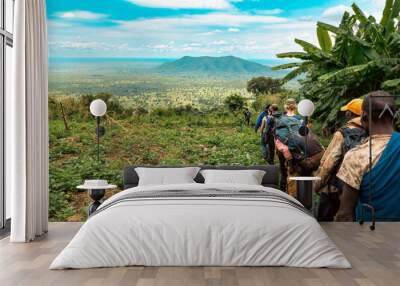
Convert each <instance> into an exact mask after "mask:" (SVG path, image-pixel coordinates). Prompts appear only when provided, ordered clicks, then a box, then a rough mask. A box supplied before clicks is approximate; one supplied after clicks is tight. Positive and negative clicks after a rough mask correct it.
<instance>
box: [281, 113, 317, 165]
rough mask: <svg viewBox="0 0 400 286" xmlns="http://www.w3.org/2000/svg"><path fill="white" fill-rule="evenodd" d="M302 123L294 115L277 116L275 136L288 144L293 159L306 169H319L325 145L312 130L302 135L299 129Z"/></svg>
mask: <svg viewBox="0 0 400 286" xmlns="http://www.w3.org/2000/svg"><path fill="white" fill-rule="evenodd" d="M302 125H303V122H302V120H300V119H299V118H297V117H294V116H280V117H276V118H275V137H276V138H277V139H279V141H281V142H282V143H283V144H285V145H287V146H288V148H289V150H290V152H291V153H292V156H293V159H295V160H296V161H297V162H298V163H299V165H300V166H301V167H302V168H303V169H304V171H308V172H311V171H315V170H317V169H318V167H319V164H320V161H321V159H322V155H323V154H324V147H323V146H322V144H321V143H320V142H319V140H318V138H317V136H315V135H314V134H313V133H312V132H311V130H310V131H309V133H308V135H307V136H301V135H300V134H299V129H300V127H301V126H302ZM306 140H307V144H306ZM306 145H307V150H306Z"/></svg>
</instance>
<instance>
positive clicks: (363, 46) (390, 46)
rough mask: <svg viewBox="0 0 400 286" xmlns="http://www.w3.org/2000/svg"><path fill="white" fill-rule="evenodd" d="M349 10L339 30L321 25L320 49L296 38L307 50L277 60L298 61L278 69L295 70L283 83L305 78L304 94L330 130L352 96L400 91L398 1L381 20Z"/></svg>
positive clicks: (318, 30) (388, 1)
mask: <svg viewBox="0 0 400 286" xmlns="http://www.w3.org/2000/svg"><path fill="white" fill-rule="evenodd" d="M351 7H352V13H349V12H344V14H343V17H342V19H341V22H340V24H339V25H338V26H334V25H331V24H327V23H323V22H318V23H317V28H316V34H317V39H318V44H319V46H316V45H313V44H311V43H308V42H305V41H303V40H300V39H295V42H296V43H297V44H298V45H299V46H300V47H301V48H302V49H303V52H292V53H281V54H278V55H277V57H278V58H294V59H297V60H298V61H296V62H294V63H289V64H284V65H280V66H276V67H274V69H291V71H290V72H289V73H288V74H287V75H286V77H285V78H284V79H283V80H284V81H289V80H292V79H294V78H296V77H298V76H299V75H301V74H305V77H303V79H302V80H300V83H301V88H300V91H299V92H300V96H301V97H306V98H309V99H311V100H313V101H315V102H316V105H317V111H316V115H317V116H318V117H319V119H320V120H322V121H323V122H325V124H326V126H332V125H334V124H335V123H338V120H337V119H338V116H339V115H340V113H339V108H340V106H342V105H343V104H345V103H346V102H348V101H349V100H351V99H353V98H359V97H362V96H363V95H365V94H366V93H368V92H371V91H374V90H378V89H385V90H389V91H392V92H400V24H399V23H400V17H399V14H400V0H386V3H385V7H384V10H383V12H382V18H381V20H380V21H379V22H378V21H376V19H375V18H374V17H373V16H367V15H366V13H364V12H363V11H362V10H361V9H360V8H359V7H358V6H357V5H356V4H353V5H352V6H351ZM333 39H334V41H333Z"/></svg>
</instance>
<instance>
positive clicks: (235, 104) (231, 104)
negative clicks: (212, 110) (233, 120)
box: [225, 93, 246, 115]
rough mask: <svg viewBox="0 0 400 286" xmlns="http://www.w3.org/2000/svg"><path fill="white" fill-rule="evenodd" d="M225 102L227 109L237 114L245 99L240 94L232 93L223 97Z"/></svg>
mask: <svg viewBox="0 0 400 286" xmlns="http://www.w3.org/2000/svg"><path fill="white" fill-rule="evenodd" d="M225 104H226V106H227V107H228V109H229V111H231V112H232V113H234V114H236V115H237V114H238V113H240V112H241V111H243V110H244V109H245V107H246V99H245V98H244V97H243V96H241V95H240V94H236V93H234V94H232V95H230V96H228V97H227V98H226V99H225Z"/></svg>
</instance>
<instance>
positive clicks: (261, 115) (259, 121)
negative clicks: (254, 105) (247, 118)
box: [254, 111, 265, 131]
mask: <svg viewBox="0 0 400 286" xmlns="http://www.w3.org/2000/svg"><path fill="white" fill-rule="evenodd" d="M264 116H265V111H262V112H260V114H259V115H258V117H257V120H256V125H255V126H254V130H255V131H257V130H258V128H260V127H261V123H262V120H263V118H264Z"/></svg>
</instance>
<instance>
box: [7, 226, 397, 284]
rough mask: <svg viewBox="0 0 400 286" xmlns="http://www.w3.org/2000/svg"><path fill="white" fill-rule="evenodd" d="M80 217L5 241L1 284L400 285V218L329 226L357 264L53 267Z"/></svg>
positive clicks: (342, 248) (330, 231) (332, 233)
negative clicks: (19, 240)
mask: <svg viewBox="0 0 400 286" xmlns="http://www.w3.org/2000/svg"><path fill="white" fill-rule="evenodd" d="M80 226H81V224H80V223H51V224H50V230H49V233H48V234H47V235H46V236H44V237H43V238H40V239H38V240H36V241H34V242H32V243H28V244H10V243H9V241H8V238H6V239H3V240H1V241H0V285H1V286H17V285H27V286H36V285H40V286H42V285H43V286H44V285H55V286H62V285H68V286H75V285H79V286H80V285H82V286H87V285H96V286H98V285H137V286H139V285H140V286H153V285H166V286H180V285H202V286H205V285H227V286H235V285H243V286H250V285H255V286H261V285H346V286H351V285H384V286H388V285H400V223H398V224H396V223H381V224H378V225H377V229H376V231H375V232H371V231H370V230H369V229H368V226H359V225H358V224H353V223H327V224H324V225H323V227H324V229H325V230H326V231H327V233H328V234H329V236H330V237H331V238H332V239H333V240H334V241H335V242H336V244H337V245H338V246H339V248H340V249H341V250H342V251H343V252H344V254H345V255H346V256H347V258H348V259H349V260H350V262H351V263H352V265H353V269H349V270H341V269H303V268H288V267H124V268H102V269H87V270H52V271H50V270H48V267H49V264H50V263H51V261H52V260H53V259H54V257H55V256H56V255H57V254H58V253H59V252H60V251H61V249H62V248H63V247H64V246H65V245H66V244H67V242H68V241H69V240H70V239H71V238H72V237H73V235H74V234H75V233H76V231H77V230H78V229H79V227H80Z"/></svg>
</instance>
